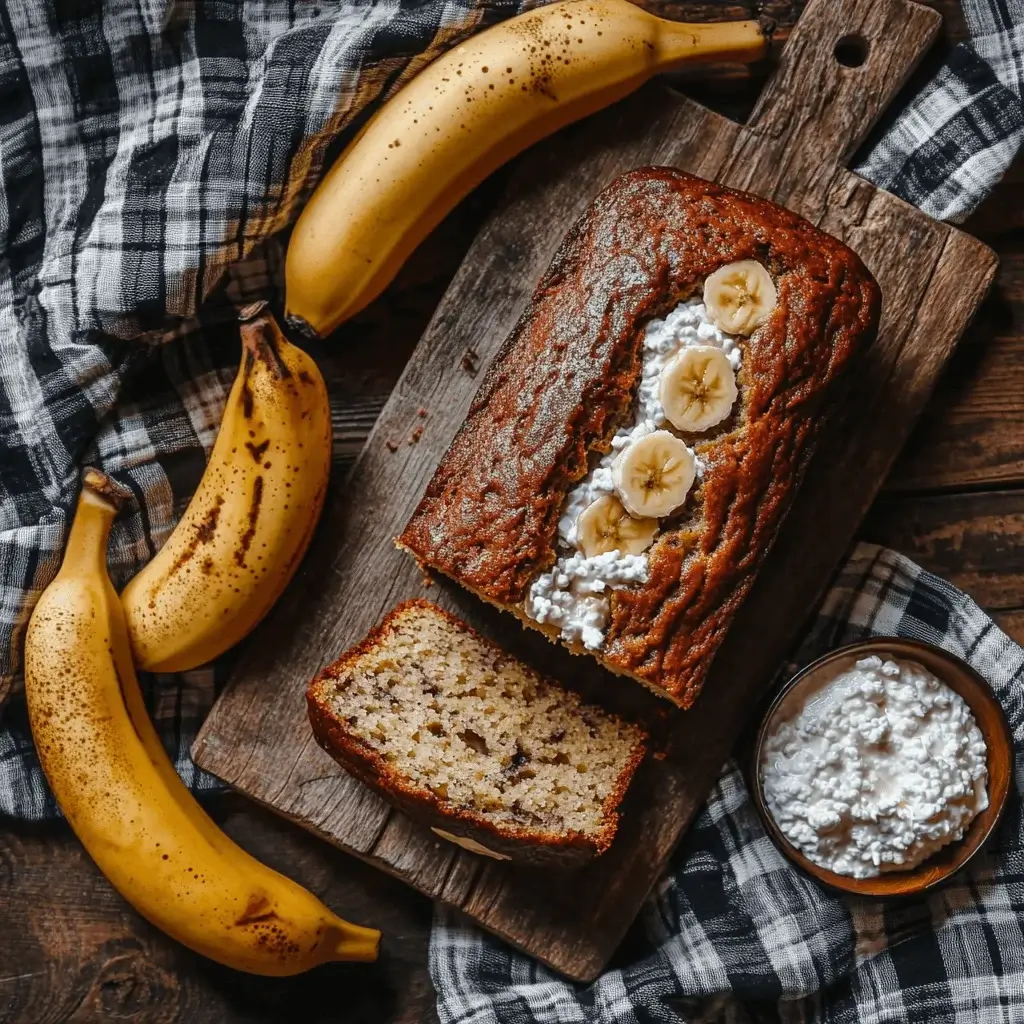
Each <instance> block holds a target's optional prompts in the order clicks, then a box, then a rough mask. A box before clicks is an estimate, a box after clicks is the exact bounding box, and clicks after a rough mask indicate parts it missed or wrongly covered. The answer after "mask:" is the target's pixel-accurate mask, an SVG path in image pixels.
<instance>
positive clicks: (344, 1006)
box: [0, 0, 1024, 1024]
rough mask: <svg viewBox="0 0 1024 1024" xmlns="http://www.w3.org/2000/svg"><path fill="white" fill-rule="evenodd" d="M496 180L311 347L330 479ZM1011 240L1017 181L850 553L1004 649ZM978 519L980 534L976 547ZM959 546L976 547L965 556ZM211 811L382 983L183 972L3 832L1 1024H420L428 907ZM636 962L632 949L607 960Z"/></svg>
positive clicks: (354, 447)
mask: <svg viewBox="0 0 1024 1024" xmlns="http://www.w3.org/2000/svg"><path fill="white" fill-rule="evenodd" d="M691 6H692V5H689V4H684V5H673V7H672V9H671V12H670V13H672V14H673V16H677V17H695V16H696V15H695V14H694V13H692V12H691V10H690V8H691ZM935 6H938V7H939V8H940V9H942V10H943V14H944V15H945V18H946V20H945V24H944V34H945V37H946V41H947V42H953V41H956V40H958V39H960V38H963V35H964V31H965V30H964V26H963V21H962V14H961V13H960V8H959V4H958V3H957V2H956V0H942V2H940V3H939V4H937V5H935ZM798 7H799V4H798V3H786V4H783V3H779V4H775V5H774V11H773V13H774V14H775V15H776V16H778V17H780V18H781V19H782V20H783V21H787V22H788V23H792V21H793V20H795V13H796V10H797V8H798ZM716 9H717V8H716ZM928 60H929V62H930V61H931V60H933V57H931V56H930V57H929V59H928ZM919 74H920V73H919ZM756 86H757V82H756V81H754V82H748V83H746V84H745V85H743V86H738V87H737V90H736V92H735V94H734V93H733V92H731V91H730V92H728V93H726V92H725V91H723V90H720V89H718V88H717V87H715V86H706V85H704V84H703V83H695V84H693V85H690V86H688V87H687V88H688V89H689V91H690V92H691V94H694V95H700V96H701V97H703V98H707V99H708V100H709V102H713V103H715V104H716V105H717V106H718V108H719V109H720V110H722V111H723V112H727V113H729V114H730V115H732V116H737V117H741V116H743V115H744V114H745V112H746V111H747V110H749V109H750V105H751V97H752V93H753V91H754V90H755V88H756ZM506 177H507V175H504V174H503V175H497V176H495V179H492V180H491V181H490V182H489V183H487V185H485V186H484V187H483V188H482V189H480V190H478V192H477V193H476V194H474V196H472V197H471V198H470V199H469V200H468V201H467V202H466V203H464V204H463V205H462V206H461V207H460V208H459V209H458V210H457V211H456V212H455V213H454V214H453V215H452V217H450V218H449V219H448V220H447V221H446V222H445V223H444V224H443V225H442V227H441V228H440V229H439V230H438V231H436V232H435V233H434V235H432V236H431V238H430V239H428V241H427V242H426V243H425V244H424V246H423V247H422V248H421V250H420V251H419V252H418V253H417V254H416V255H415V256H414V258H413V259H412V260H411V261H410V263H409V264H408V265H407V267H406V268H405V270H404V271H403V272H402V274H401V276H400V278H399V280H398V281H396V283H395V285H394V286H393V287H392V288H391V289H389V291H388V292H387V293H386V294H385V295H384V296H383V297H382V298H381V300H379V301H378V302H377V303H375V304H374V305H373V306H371V307H370V308H369V309H367V310H366V311H365V312H364V313H363V314H361V315H360V316H359V317H358V318H357V319H356V320H353V321H352V322H350V323H348V324H346V325H344V326H343V327H342V328H341V329H340V331H339V332H338V334H337V335H336V337H335V338H333V339H331V340H330V341H329V342H327V343H325V344H324V345H323V346H321V347H320V348H319V350H318V352H317V357H318V360H319V361H320V362H321V365H322V366H323V367H324V370H325V375H326V376H327V377H328V380H329V384H330V388H331V393H332V402H333V403H334V404H335V411H336V422H337V423H338V424H339V426H340V427H341V428H342V430H343V431H344V433H345V436H346V438H347V440H346V442H345V443H344V445H342V446H339V450H338V451H337V453H336V454H338V455H339V461H338V464H337V468H338V469H339V470H344V469H345V468H347V467H348V466H350V465H351V462H352V459H353V458H354V455H355V454H356V453H357V451H358V449H359V447H360V446H361V444H362V441H363V439H364V437H365V434H360V431H361V430H363V431H365V429H366V426H365V424H366V423H367V412H366V407H367V405H368V404H369V405H372V406H373V407H374V408H375V409H376V410H379V409H380V408H381V407H382V405H383V402H384V400H385V398H386V396H387V393H388V392H389V391H390V389H391V387H392V386H393V384H394V383H395V381H396V379H397V377H398V375H399V374H400V372H401V370H402V368H403V366H404V363H405V361H406V359H407V358H408V356H409V354H410V352H411V351H412V349H413V347H414V346H415V343H416V340H417V339H418V338H419V336H420V334H421V333H422V331H423V329H424V327H425V326H426V324H427V322H428V320H429V318H430V316H431V313H432V312H433V310H434V308H435V306H436V304H437V301H438V298H439V297H440V295H441V294H442V292H443V291H444V289H445V287H446V286H447V284H448V282H449V280H450V278H451V276H452V274H453V272H454V271H455V269H456V268H457V266H458V265H459V263H460V262H461V259H462V257H463V255H464V253H465V251H466V248H467V246H468V244H469V242H470V240H471V239H472V237H473V235H474V234H475V232H476V230H477V228H478V227H479V225H480V223H481V221H482V219H483V218H484V217H485V216H486V214H487V212H488V210H489V209H490V208H491V206H492V205H493V203H494V201H495V199H496V198H497V197H498V196H499V195H500V193H501V190H502V188H503V182H504V180H505V178H506ZM1022 226H1024V162H1019V163H1018V165H1017V166H1016V167H1015V168H1014V169H1013V170H1011V173H1010V175H1008V177H1007V179H1006V181H1004V183H1003V184H1001V185H1000V186H998V187H997V189H996V191H995V193H994V194H993V195H992V196H991V197H990V199H989V200H988V201H987V202H986V203H985V204H984V206H983V207H982V208H981V209H980V210H979V211H978V213H977V214H976V215H975V216H974V217H973V218H972V219H971V221H969V222H968V224H967V225H966V230H967V231H969V232H970V233H971V234H974V235H977V236H979V237H981V238H983V239H984V240H985V241H986V242H987V243H989V244H990V245H991V246H992V247H993V248H995V249H996V250H997V252H998V253H999V256H1000V260H1001V265H1000V270H999V275H998V279H997V285H996V289H995V291H994V293H993V294H992V295H991V296H990V298H989V299H988V300H987V301H986V303H985V304H984V306H983V308H982V311H981V313H980V314H979V316H978V317H977V318H976V319H975V322H974V323H973V325H972V326H971V328H970V330H969V331H968V332H967V333H966V334H965V335H964V338H963V340H962V342H961V343H960V347H959V350H958V351H957V352H956V353H955V355H954V356H953V359H952V360H951V362H950V364H949V365H948V367H947V369H946V371H945V373H944V375H943V379H942V381H941V383H940V386H939V388H938V391H937V393H936V394H935V396H934V398H933V400H932V401H931V403H930V405H929V407H928V409H927V410H926V412H925V414H924V416H923V417H922V418H921V421H920V424H919V426H918V427H917V429H916V430H915V431H914V434H913V436H912V438H911V440H910V442H909V444H908V445H907V446H906V449H905V451H904V455H903V456H902V457H901V458H900V460H899V461H898V463H897V465H896V466H895V468H894V469H893V471H892V472H891V473H890V476H889V479H888V482H887V484H886V492H885V493H884V494H883V495H882V497H881V498H880V499H879V500H878V501H877V502H876V503H875V505H874V507H873V509H872V511H871V514H870V515H869V517H868V519H867V520H866V522H865V524H864V526H863V528H862V530H861V536H863V537H864V538H865V539H868V540H872V541H877V542H881V543H888V544H891V545H893V546H895V547H897V548H899V549H901V550H904V551H905V552H906V553H907V554H909V555H910V556H911V557H913V558H915V559H916V560H917V561H918V562H919V563H920V564H922V565H923V566H924V567H925V568H927V569H932V570H934V571H937V572H942V573H944V574H946V575H948V576H950V578H952V579H953V580H954V581H955V582H957V583H958V584H959V585H960V586H965V587H966V588H967V589H968V591H969V592H970V593H971V594H972V596H973V597H974V598H975V599H976V600H977V601H978V602H979V603H980V604H981V605H982V606H983V607H984V608H986V609H987V610H990V611H992V612H993V613H994V615H995V617H996V619H997V621H999V622H1000V624H1001V625H1002V627H1003V628H1004V629H1005V630H1007V632H1009V633H1010V635H1011V636H1013V637H1014V638H1015V639H1017V640H1018V641H1019V642H1024V589H1022V587H1021V583H1022V582H1024V581H1022V579H1021V576H1022V574H1024V530H1022V526H1024V518H1022V517H1021V516H1019V515H1017V514H1015V512H1014V509H1017V510H1019V511H1024V492H1021V491H1018V490H1017V488H1018V487H1019V486H1020V483H1021V471H1022V458H1024V455H1022V452H1021V430H1020V423H1021V420H1022V419H1024V364H1022V363H1021V362H1020V360H1019V357H1018V353H1019V352H1020V350H1021V348H1022V347H1024V234H1022V233H1021V231H1020V228H1021V227H1022ZM993 396H995V397H996V399H997V401H998V406H997V407H993V402H992V398H993ZM375 415H376V412H374V413H373V414H372V415H371V417H370V418H371V419H372V418H373V417H375ZM896 491H898V494H894V493H893V492H896ZM938 499H941V500H938ZM921 510H924V511H921ZM925 513H927V518H925ZM979 519H981V520H984V522H985V528H984V529H977V528H976V524H977V522H978V521H979ZM917 522H920V523H922V524H924V523H926V522H928V523H931V524H932V528H933V529H934V528H941V532H942V534H943V535H945V536H946V537H947V538H948V542H943V543H941V544H938V545H936V544H935V543H933V542H931V541H929V542H927V543H920V542H919V540H918V536H917V535H916V534H915V530H916V526H915V523H917ZM923 537H924V535H922V538H923ZM960 537H972V538H973V540H972V541H971V543H968V544H966V545H964V544H963V543H962V542H961V541H960V540H959V538H960ZM1008 602H1009V603H1008ZM212 805H213V806H214V807H215V808H218V809H219V810H218V811H217V814H216V816H217V819H218V821H220V822H221V823H222V824H223V825H225V827H226V828H227V830H228V832H229V833H230V834H231V835H232V836H233V838H235V839H236V840H237V841H239V842H240V843H242V845H243V846H245V847H246V849H248V850H250V852H252V853H253V854H254V855H256V856H258V857H260V858H261V859H264V860H266V861H268V862H269V863H272V864H274V865H275V866H277V867H279V868H281V869H282V870H284V871H286V872H287V873H288V874H290V875H291V876H292V877H295V878H296V879H298V880H299V881H300V882H302V883H303V884H306V885H308V886H310V887H312V888H313V889H314V890H315V891H317V892H318V894H319V895H321V896H322V897H324V898H325V899H326V900H327V901H328V903H329V904H330V905H331V906H332V907H334V908H335V909H336V910H338V911H339V912H342V913H346V914H349V915H350V916H353V917H355V918H357V919H360V920H365V921H367V922H373V923H376V924H379V925H380V926H381V927H382V928H383V929H384V932H385V938H384V960H383V961H382V965H381V968H380V969H377V968H370V969H361V970H360V971H358V972H356V973H354V974H353V975H346V979H345V980H346V981H347V982H348V983H349V987H348V988H347V989H346V990H345V991H344V992H341V991H340V990H339V988H338V986H337V985H336V984H335V982H336V975H335V973H334V969H333V968H325V969H324V971H325V972H326V975H327V977H326V983H325V982H322V981H321V972H320V971H317V972H313V974H311V975H309V976H306V977H304V978H299V979H287V980H264V981H258V982H255V983H254V982H253V979H251V978H249V977H247V976H242V975H236V974H233V973H232V972H230V971H227V970H222V969H219V968H216V967H215V966H214V965H211V964H210V963H209V962H208V961H205V960H203V959H202V958H201V957H196V956H193V955H191V954H188V953H187V952H186V951H183V950H182V949H181V947H179V946H177V945H176V944H175V943H174V942H173V941H172V940H170V939H168V938H166V937H165V936H163V935H161V934H160V933H159V932H157V931H156V930H155V929H154V928H152V927H151V926H150V925H149V924H148V923H147V922H146V921H144V920H143V919H142V918H141V917H139V916H138V915H137V914H135V913H134V912H133V911H132V910H131V909H130V908H128V907H127V906H126V905H125V904H124V903H123V901H121V900H120V898H119V897H118V896H117V895H116V894H115V893H114V892H113V890H112V889H111V888H110V886H109V885H108V883H107V882H106V881H105V880H104V879H103V878H102V876H100V875H99V873H98V872H97V870H96V869H95V867H94V866H93V865H92V863H91V862H90V861H89V860H88V858H87V857H85V855H84V854H83V853H82V851H81V848H80V846H79V844H78V843H77V841H76V840H75V838H74V836H73V835H72V834H71V833H70V831H69V830H68V829H67V827H66V826H65V825H64V824H63V823H51V824H46V825H30V824H25V823H20V822H13V821H10V820H6V819H0V920H2V921H3V922H4V923H5V925H6V927H4V928H3V929H0V1021H3V1022H4V1024H7V1022H10V1024H22V1022H24V1024H43V1022H58V1021H93V1020H97V1019H104V1020H121V1019H131V1020H135V1021H171V1020H186V1019H187V1020H188V1021H190V1022H195V1024H207V1022H209V1024H214V1022H216V1024H220V1022H235V1021H239V1022H241V1021H256V1020H259V1021H267V1022H271V1021H275V1022H276V1021H281V1022H285V1021H288V1022H290V1021H293V1020H294V1019H295V1013H294V1008H295V1006H296V1005H302V1006H303V1008H304V1019H308V1020H316V1021H334V1020H339V1021H340V1020H344V1021H346V1022H349V1024H384V1022H386V1021H389V1022H397V1024H405V1022H409V1024H411V1022H414V1021H422V1022H423V1024H430V1022H431V1021H436V1017H435V1015H434V1012H433V1001H434V996H433V992H432V990H431V989H430V984H429V978H428V976H427V973H426V945H427V931H428V929H429V918H430V907H429V902H428V900H427V899H426V898H425V897H423V896H422V895H420V894H419V893H417V892H416V891H414V890H413V889H411V888H409V887H407V886H405V885H403V884H401V883H399V882H397V881H394V880H392V879H389V878H386V877H385V876H384V875H382V874H381V873H380V872H378V871H376V870H374V869H371V868H369V867H367V866H365V865H362V864H360V863H359V862H358V861H356V860H355V859H353V858H352V857H349V856H346V855H345V854H342V853H340V852H337V851H333V850H331V848H330V847H328V846H327V845H326V844H323V843H321V842H319V841H318V840H316V839H313V838H312V837H311V836H309V835H307V834H306V833H304V832H303V831H302V830H300V829H298V828H295V827H293V826H292V825H290V824H288V823H287V822H285V821H283V820H282V819H279V818H277V817H275V816H274V815H270V814H268V813H267V812H266V811H263V810H261V809H259V808H257V807H255V806H254V805H253V804H252V803H250V802H248V801H246V800H243V799H241V798H239V797H234V796H232V797H223V798H220V799H218V800H215V801H212ZM641 949H642V945H641V943H640V939H639V937H634V938H632V939H630V940H629V943H628V946H627V948H622V949H620V951H619V953H618V955H617V956H616V961H617V962H625V961H626V960H628V959H630V958H631V957H632V956H633V955H634V954H635V953H637V952H639V951H640V950H641ZM154 978H155V979H158V980H157V981H154ZM97 988H99V989H100V991H104V990H105V991H106V992H107V996H106V998H107V1000H108V1002H107V1003H106V1004H101V1005H105V1006H106V1008H107V1009H106V1012H104V1013H102V1014H97V1012H96V1003H95V1002H94V1000H95V998H96V994H97ZM118 1000H120V1002H118ZM716 1019H717V1018H716ZM757 1019H760V1018H757ZM765 1019H771V1017H770V1016H768V1017H766V1018H765Z"/></svg>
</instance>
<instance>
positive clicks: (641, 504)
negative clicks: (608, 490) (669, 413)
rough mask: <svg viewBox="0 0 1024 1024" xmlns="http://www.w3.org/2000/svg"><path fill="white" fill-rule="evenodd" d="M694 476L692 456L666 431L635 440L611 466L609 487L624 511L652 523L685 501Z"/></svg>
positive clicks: (695, 472) (681, 442) (670, 512)
mask: <svg viewBox="0 0 1024 1024" xmlns="http://www.w3.org/2000/svg"><path fill="white" fill-rule="evenodd" d="M696 475H697V463H696V460H695V459H694V457H693V452H691V451H690V449H689V448H687V447H686V444H685V443H684V442H683V441H682V440H681V439H680V438H678V437H676V435H675V434H673V433H670V432H669V431H668V430H655V431H654V432H653V433H650V434H645V435H644V436H643V437H641V438H638V439H637V440H636V441H633V442H632V444H629V445H627V446H626V447H625V448H623V449H622V451H621V452H620V453H619V455H618V457H617V458H616V459H615V461H614V462H613V463H612V484H613V485H614V487H615V493H616V494H618V496H619V500H620V501H621V502H622V504H623V506H624V507H625V509H626V511H627V512H629V513H630V515H633V516H640V517H649V518H651V519H660V518H661V517H662V516H668V515H671V514H672V513H673V512H675V510H676V509H678V508H679V507H680V506H681V505H682V504H683V502H685V501H686V495H687V494H689V492H690V488H691V487H692V486H693V481H694V478H695V477H696Z"/></svg>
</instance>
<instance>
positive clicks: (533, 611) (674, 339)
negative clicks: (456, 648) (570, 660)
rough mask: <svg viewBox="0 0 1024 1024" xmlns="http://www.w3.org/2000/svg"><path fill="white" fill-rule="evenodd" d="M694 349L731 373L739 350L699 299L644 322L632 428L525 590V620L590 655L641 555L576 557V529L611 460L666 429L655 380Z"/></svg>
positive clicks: (635, 575)
mask: <svg viewBox="0 0 1024 1024" xmlns="http://www.w3.org/2000/svg"><path fill="white" fill-rule="evenodd" d="M700 345H710V346H715V347H717V348H720V349H721V350H722V351H723V352H724V353H725V354H726V356H727V358H728V359H729V363H730V365H731V366H732V368H733V369H734V370H736V369H738V368H739V365H740V347H739V344H738V343H737V341H736V340H735V339H734V338H733V337H731V336H730V335H728V334H724V333H723V332H722V331H721V330H719V329H718V327H716V326H715V325H714V324H713V323H711V322H710V321H709V320H708V318H707V313H706V310H705V308H704V303H703V302H701V301H700V299H697V298H694V299H690V300H688V301H686V302H683V303H680V304H679V305H678V306H676V308H675V309H673V310H672V312H671V313H669V314H668V316H666V317H665V318H664V319H663V320H652V321H651V322H650V323H649V324H648V325H647V329H646V331H645V333H644V345H643V354H642V359H643V364H642V368H641V374H640V387H639V392H638V397H637V404H636V410H635V413H634V417H633V422H632V423H631V424H627V425H625V426H623V427H622V428H621V429H620V430H618V431H617V432H616V434H615V436H614V437H613V438H612V440H611V451H610V452H608V453H607V454H606V455H604V456H602V457H601V459H600V460H599V461H598V463H597V465H596V466H594V467H593V469H591V471H590V472H589V473H588V474H587V475H586V476H585V477H584V478H583V479H582V480H580V482H579V483H578V484H577V485H576V486H575V487H574V488H573V489H572V490H571V491H570V492H569V494H568V495H567V497H566V500H565V505H564V506H563V509H562V515H561V518H560V519H559V522H558V541H559V547H560V549H561V553H560V554H559V557H558V559H557V561H556V562H555V565H554V566H552V568H551V570H550V571H549V572H546V573H543V574H542V575H541V576H539V577H538V578H537V579H536V580H535V581H534V582H533V584H532V586H531V587H530V593H529V594H528V596H527V599H526V614H527V615H529V616H530V618H532V619H535V620H536V621H537V622H540V623H550V624H551V625H554V626H557V627H558V628H559V629H560V630H561V634H562V637H563V639H565V640H568V641H570V642H572V641H577V640H578V641H580V642H582V643H583V645H584V646H585V647H587V648H588V649H590V650H597V649H599V648H600V647H601V646H602V645H603V643H604V634H605V630H606V628H607V626H608V618H609V615H610V612H611V602H610V600H609V591H610V590H613V589H618V588H621V587H624V586H628V585H629V584H631V583H644V582H646V580H647V556H646V554H642V555H620V554H619V553H618V552H615V551H612V552H608V553H606V554H602V555H595V556H592V557H590V558H586V557H584V556H583V554H582V553H580V551H579V543H578V538H577V536H576V521H577V519H578V518H579V515H580V513H581V512H582V511H583V510H584V509H585V508H586V507H587V506H588V505H589V504H590V503H591V502H592V501H594V500H595V499H596V498H599V497H600V496H601V495H603V494H613V493H614V492H615V488H614V485H613V484H612V463H613V462H614V461H615V458H616V456H617V455H618V454H619V452H620V451H622V449H623V448H625V447H626V446H627V445H629V444H632V443H633V442H634V441H636V440H638V439H639V438H641V437H644V436H645V435H646V434H651V433H653V432H654V431H655V430H659V429H665V428H666V417H665V410H664V408H663V407H662V404H661V399H660V397H659V394H658V391H659V379H660V375H661V372H662V370H664V369H665V366H666V365H667V363H668V362H669V360H671V358H672V357H673V356H674V355H675V354H676V353H677V352H678V351H679V350H680V349H682V348H685V347H687V346H700ZM696 462H697V479H698V480H700V479H702V478H703V475H704V466H703V464H702V463H701V460H700V457H699V456H696Z"/></svg>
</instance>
